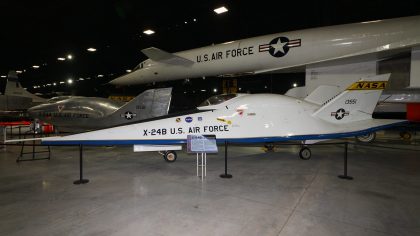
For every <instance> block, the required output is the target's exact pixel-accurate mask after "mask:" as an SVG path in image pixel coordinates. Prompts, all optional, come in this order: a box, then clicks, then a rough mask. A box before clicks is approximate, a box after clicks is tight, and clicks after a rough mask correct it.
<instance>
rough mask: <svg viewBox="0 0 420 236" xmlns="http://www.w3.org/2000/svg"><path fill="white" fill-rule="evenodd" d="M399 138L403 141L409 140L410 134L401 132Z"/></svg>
mask: <svg viewBox="0 0 420 236" xmlns="http://www.w3.org/2000/svg"><path fill="white" fill-rule="evenodd" d="M400 137H401V138H402V139H404V140H411V133H410V132H408V131H401V132H400Z"/></svg>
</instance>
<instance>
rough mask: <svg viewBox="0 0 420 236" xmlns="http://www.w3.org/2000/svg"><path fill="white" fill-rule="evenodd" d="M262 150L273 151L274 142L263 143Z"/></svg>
mask: <svg viewBox="0 0 420 236" xmlns="http://www.w3.org/2000/svg"><path fill="white" fill-rule="evenodd" d="M264 151H265V152H274V144H272V143H267V144H265V145H264Z"/></svg>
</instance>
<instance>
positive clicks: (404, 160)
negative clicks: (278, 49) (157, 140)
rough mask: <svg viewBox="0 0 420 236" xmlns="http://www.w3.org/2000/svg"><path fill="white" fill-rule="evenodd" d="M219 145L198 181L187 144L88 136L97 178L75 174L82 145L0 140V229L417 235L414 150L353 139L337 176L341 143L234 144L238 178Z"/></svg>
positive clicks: (418, 184)
mask: <svg viewBox="0 0 420 236" xmlns="http://www.w3.org/2000/svg"><path fill="white" fill-rule="evenodd" d="M379 138H381V137H379ZM375 144H379V145H385V146H394V147H402V148H410V149H417V150H420V146H419V144H418V142H416V143H414V145H408V143H407V142H403V141H398V140H395V139H392V138H391V139H389V138H388V139H387V138H385V137H383V139H381V140H379V141H378V142H376V143H375ZM391 144H392V145H391ZM219 148H220V153H219V154H218V155H208V161H207V162H208V163H207V178H205V179H204V180H203V181H202V180H201V179H200V178H198V177H196V167H195V164H196V163H195V156H194V155H189V154H186V153H184V152H178V160H177V161H176V162H175V163H166V162H164V161H163V159H162V158H161V157H160V156H159V155H158V154H157V153H154V152H150V153H133V152H132V148H131V147H89V148H85V152H84V157H85V162H84V163H85V177H86V178H88V179H90V182H89V183H88V184H86V185H73V183H72V182H73V180H76V179H77V178H78V175H79V172H78V171H79V169H78V149H77V147H53V148H52V159H51V160H41V161H34V162H22V163H19V164H17V163H16V162H15V158H16V157H17V155H18V152H19V149H18V148H17V147H10V146H9V147H7V149H6V150H4V149H3V150H0V235H420V155H419V151H402V150H394V149H383V148H378V147H360V146H358V147H353V146H350V147H349V175H351V176H353V177H354V178H355V179H354V180H352V181H349V180H342V179H339V178H337V175H339V174H342V170H343V161H342V157H343V148H342V147H340V146H319V147H313V148H312V154H313V156H312V159H311V160H308V161H304V160H300V159H299V158H298V155H297V152H298V147H293V146H281V147H278V148H277V149H276V151H275V152H270V153H265V152H264V151H263V150H262V149H261V148H259V147H245V146H231V147H229V156H230V159H229V173H230V174H232V175H233V178H232V179H222V178H220V177H219V174H221V173H223V171H224V159H223V147H219Z"/></svg>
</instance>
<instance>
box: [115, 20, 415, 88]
mask: <svg viewBox="0 0 420 236" xmlns="http://www.w3.org/2000/svg"><path fill="white" fill-rule="evenodd" d="M418 45H420V16H412V17H403V18H395V19H388V20H378V21H370V22H362V23H354V24H346V25H337V26H328V27H320V28H313V29H305V30H298V31H291V32H285V33H277V34H270V35H264V36H259V37H254V38H248V39H243V40H236V41H231V42H226V43H222V44H217V45H211V46H206V47H202V48H196V49H191V50H187V51H181V52H176V53H169V52H165V51H163V50H160V49H158V48H154V47H151V48H146V49H144V50H142V52H143V53H144V54H145V55H146V56H148V57H149V59H147V60H145V61H143V62H141V63H140V64H139V65H138V66H137V67H136V68H135V69H134V70H133V71H132V72H131V73H128V74H126V75H123V76H121V77H118V78H116V79H114V80H112V81H111V82H110V83H111V84H115V85H131V84H142V83H150V82H158V81H167V80H176V79H187V78H199V77H205V76H237V75H243V74H258V73H264V72H275V71H281V70H284V69H293V70H301V71H304V69H305V66H308V65H315V66H316V65H319V64H320V63H321V65H322V63H327V62H328V63H331V62H334V63H338V64H340V63H349V62H355V61H356V62H360V61H371V60H379V59H383V58H387V57H389V56H392V55H397V54H399V53H401V52H410V51H411V50H412V49H413V48H414V47H416V46H418Z"/></svg>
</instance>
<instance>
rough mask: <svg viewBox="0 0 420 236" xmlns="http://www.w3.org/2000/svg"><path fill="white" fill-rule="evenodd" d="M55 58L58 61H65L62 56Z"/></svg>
mask: <svg viewBox="0 0 420 236" xmlns="http://www.w3.org/2000/svg"><path fill="white" fill-rule="evenodd" d="M57 60H59V61H65V60H66V58H64V57H59V58H57Z"/></svg>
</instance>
